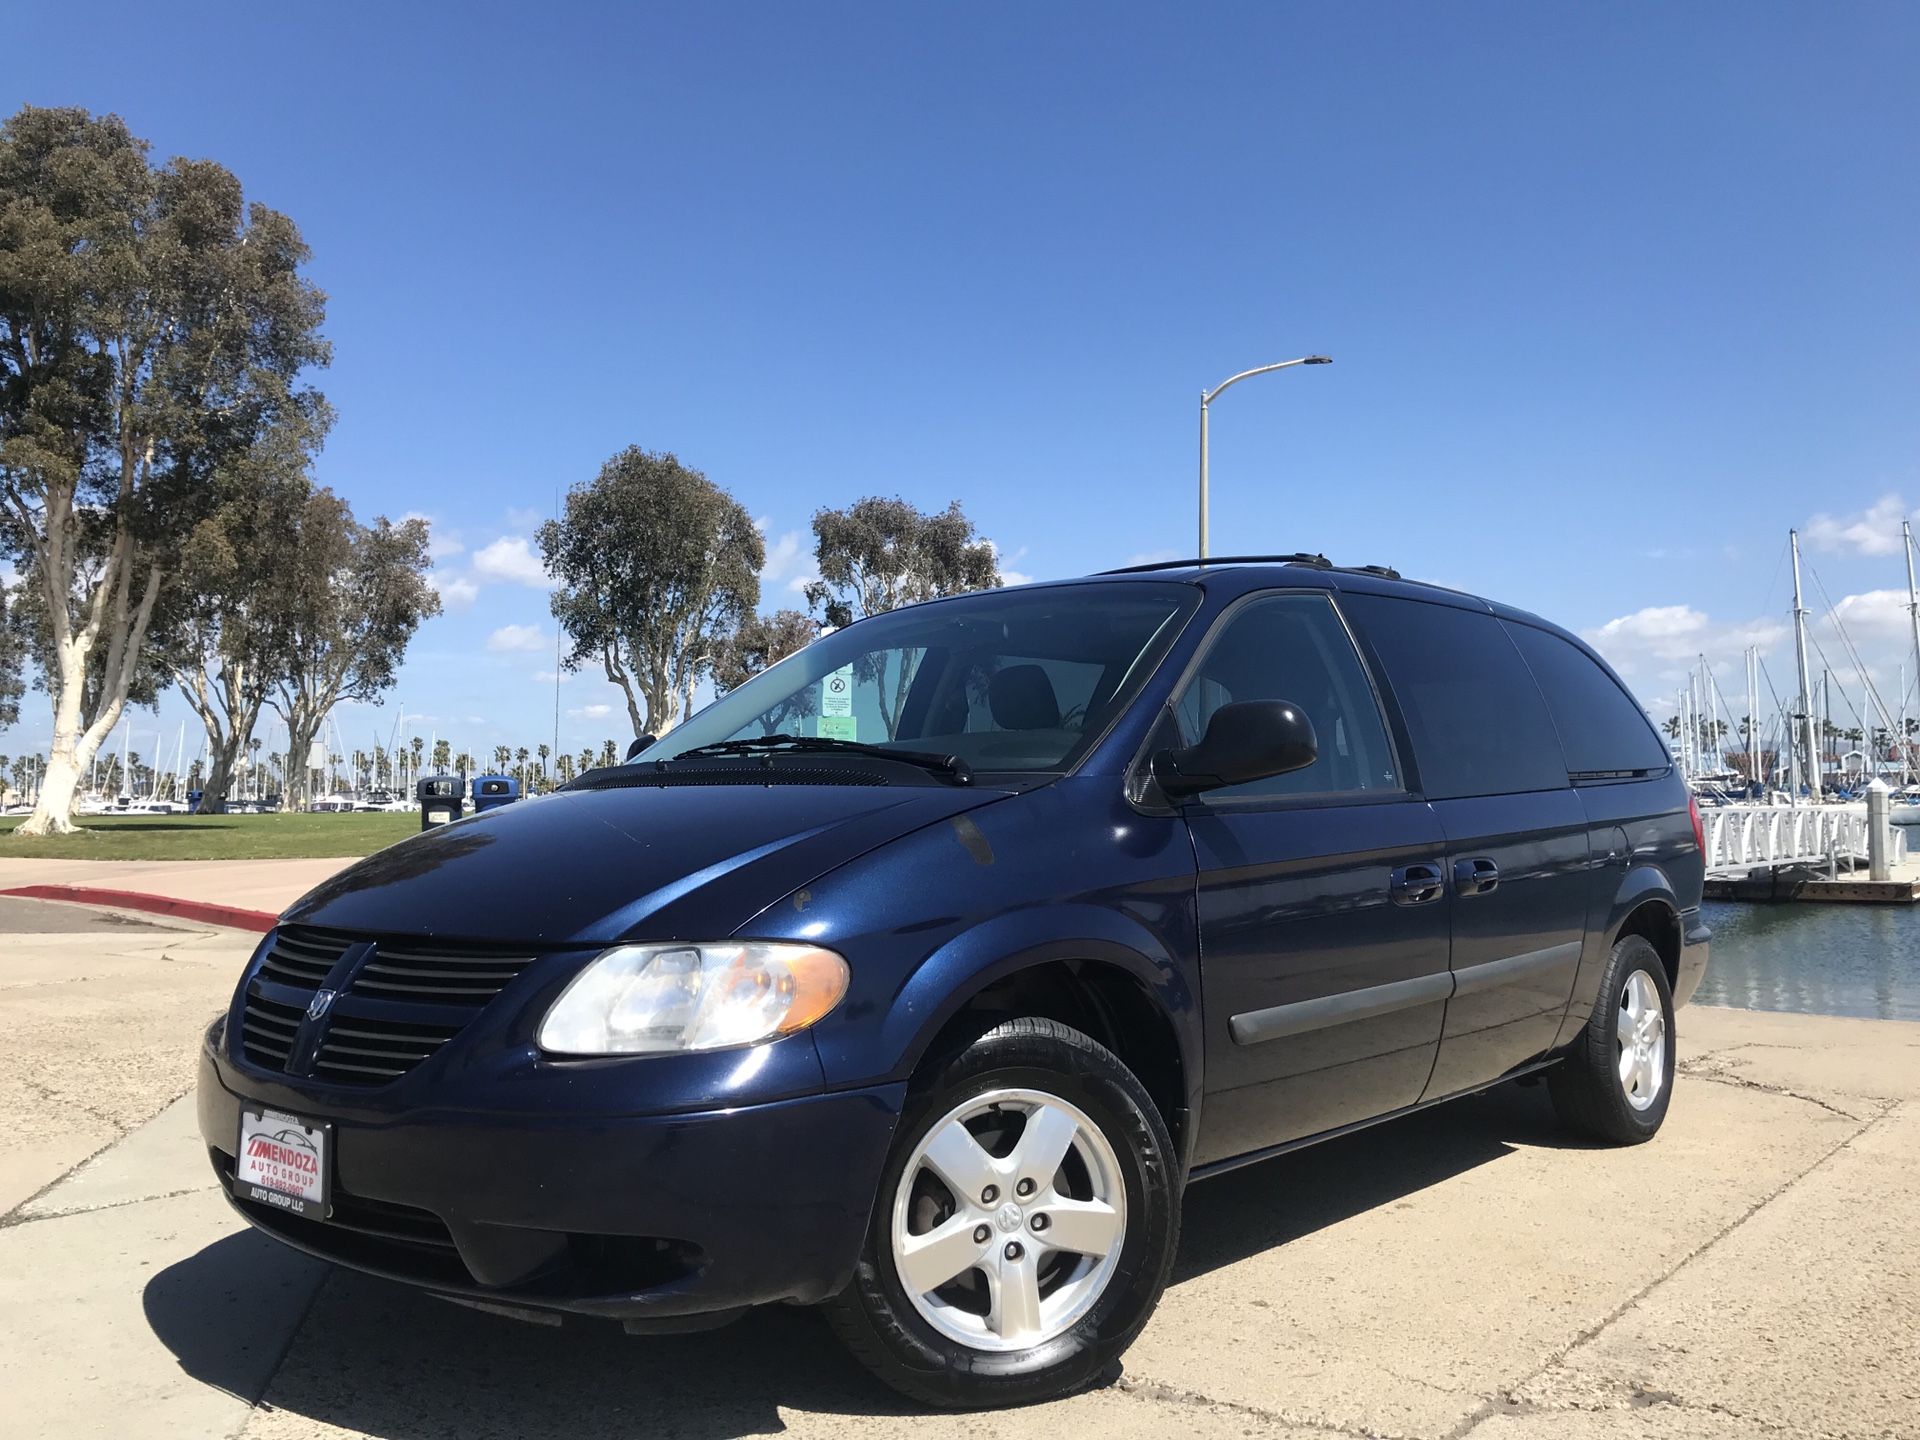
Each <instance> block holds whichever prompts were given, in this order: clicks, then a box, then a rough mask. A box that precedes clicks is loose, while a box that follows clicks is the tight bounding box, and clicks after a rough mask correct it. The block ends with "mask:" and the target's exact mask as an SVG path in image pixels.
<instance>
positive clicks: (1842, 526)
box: [1807, 495, 1907, 555]
mask: <svg viewBox="0 0 1920 1440" xmlns="http://www.w3.org/2000/svg"><path fill="white" fill-rule="evenodd" d="M1906 514H1907V504H1906V501H1904V500H1902V499H1901V498H1900V497H1899V496H1898V495H1882V496H1881V497H1880V498H1879V499H1878V500H1876V501H1874V502H1873V504H1871V505H1869V506H1868V507H1867V508H1866V509H1865V510H1862V511H1859V512H1858V513H1856V514H1852V515H1826V514H1821V515H1816V516H1814V517H1813V518H1812V519H1811V520H1809V521H1808V522H1807V541H1808V543H1809V544H1811V545H1812V546H1813V547H1814V548H1815V549H1817V550H1837V551H1840V552H1842V553H1844V554H1851V555H1898V554H1899V553H1900V522H1901V521H1902V520H1903V519H1905V518H1906Z"/></svg>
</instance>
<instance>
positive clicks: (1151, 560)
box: [1120, 545, 1183, 565]
mask: <svg viewBox="0 0 1920 1440" xmlns="http://www.w3.org/2000/svg"><path fill="white" fill-rule="evenodd" d="M1181 558H1183V557H1182V555H1181V553H1180V552H1179V551H1178V550H1176V549H1174V548H1173V547H1172V546H1171V545H1167V546H1163V547H1162V548H1160V549H1158V550H1142V551H1141V552H1140V553H1139V554H1138V555H1129V556H1128V557H1127V558H1126V559H1125V560H1123V561H1121V562H1120V563H1121V564H1122V565H1164V564H1166V562H1167V561H1169V560H1179V559H1181Z"/></svg>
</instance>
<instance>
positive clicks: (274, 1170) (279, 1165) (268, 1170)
mask: <svg viewBox="0 0 1920 1440" xmlns="http://www.w3.org/2000/svg"><path fill="white" fill-rule="evenodd" d="M247 1159H248V1160H249V1161H250V1162H252V1163H251V1166H250V1172H251V1174H250V1178H252V1179H253V1180H254V1182H255V1183H256V1184H260V1185H270V1186H272V1187H273V1188H274V1189H276V1190H291V1191H293V1192H294V1193H295V1194H296V1195H304V1194H305V1193H306V1192H307V1191H309V1190H311V1189H312V1188H313V1185H314V1182H315V1181H316V1180H318V1179H319V1178H320V1152H319V1151H317V1150H315V1149H314V1148H313V1142H312V1141H311V1140H309V1139H307V1137H306V1136H305V1135H302V1134H301V1133H300V1132H299V1131H298V1130H282V1131H280V1132H279V1133H278V1134H276V1135H255V1136H252V1137H251V1138H249V1139H248V1141H247Z"/></svg>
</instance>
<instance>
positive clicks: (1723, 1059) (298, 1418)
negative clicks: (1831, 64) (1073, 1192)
mask: <svg viewBox="0 0 1920 1440" xmlns="http://www.w3.org/2000/svg"><path fill="white" fill-rule="evenodd" d="M87 913H88V912H85V911H76V910H74V909H72V908H71V907H57V906H50V905H37V906H26V905H25V904H24V902H12V904H9V903H8V902H3V901H0V931H7V930H11V931H12V932H13V933H10V934H0V1027H4V1029H3V1032H0V1033H5V1034H7V1035H8V1037H9V1040H10V1042H11V1043H10V1045H9V1047H7V1048H6V1049H5V1050H4V1051H0V1056H3V1057H4V1058H0V1066H4V1067H5V1068H0V1122H4V1123H3V1124H0V1135H4V1136H6V1137H12V1136H16V1135H19V1136H24V1137H27V1138H28V1140H31V1141H33V1143H36V1144H38V1145H39V1146H40V1149H38V1150H37V1151H32V1152H31V1153H30V1154H28V1152H27V1151H25V1150H23V1149H22V1148H21V1147H19V1146H16V1147H15V1148H14V1149H13V1150H8V1149H6V1148H5V1144H6V1143H11V1141H10V1140H8V1141H6V1142H4V1143H0V1157H10V1158H8V1159H7V1163H8V1164H9V1165H10V1166H11V1167H12V1168H11V1169H10V1170H7V1171H0V1175H7V1176H9V1177H10V1182H11V1185H12V1189H11V1190H9V1191H8V1192H7V1194H6V1197H5V1198H0V1211H5V1212H6V1213H5V1214H4V1216H3V1217H0V1334H4V1335H5V1336H6V1337H7V1343H6V1345H5V1346H4V1347H0V1394H6V1395H7V1396H9V1397H10V1399H9V1402H8V1403H7V1404H6V1405H5V1406H3V1407H0V1433H3V1434H5V1435H8V1436H13V1435H21V1436H28V1435H49V1436H53V1435H58V1436H70V1435H84V1434H93V1433H99V1434H103V1435H104V1434H113V1435H116V1436H124V1435H128V1434H137V1435H149V1434H152V1435H195V1436H198V1435H209V1436H212V1435H221V1436H230V1435H240V1436H245V1437H272V1440H292V1437H302V1440H304V1437H320V1436H339V1435H351V1434H367V1435H377V1436H384V1437H394V1440H428V1437H442V1436H445V1437H453V1436H456V1435H457V1436H501V1437H507V1436H512V1437H549V1436H551V1437H559V1436H563V1435H575V1434H581V1433H596V1434H598V1433H633V1434H644V1435H647V1436H650V1437H651V1436H661V1437H668V1436H689V1437H716V1440H717V1437H723V1436H740V1435H754V1434H770V1433H775V1432H780V1431H788V1432H792V1433H794V1434H796V1435H800V1436H806V1435H821V1436H828V1435H831V1436H832V1437H834V1440H847V1437H849V1436H860V1437H866V1436H873V1437H881V1436H888V1435H893V1434H906V1433H908V1432H912V1433H914V1434H916V1435H922V1436H937V1437H945V1436H955V1437H958V1436H973V1435H987V1434H991V1435H993V1436H995V1437H1008V1440H1019V1437H1022V1436H1027V1435H1032V1436H1035V1437H1039V1436H1046V1437H1049V1440H1057V1437H1059V1436H1061V1435H1079V1434H1089V1435H1091V1434H1111V1435H1116V1436H1135V1435H1138V1436H1148V1435H1166V1434H1193V1435H1201V1436H1221V1437H1225V1436H1229V1435H1231V1436H1258V1437H1300V1440H1304V1437H1307V1436H1318V1437H1321V1440H1326V1437H1328V1436H1330V1435H1355V1436H1359V1435H1385V1436H1407V1437H1436V1440H1438V1437H1458V1436H1469V1435H1470V1436H1472V1437H1474V1440H1536V1437H1547V1436H1552V1437H1561V1436H1566V1437H1573V1440H1582V1437H1609V1440H1612V1437H1646V1440H1665V1437H1673V1440H1681V1437H1689V1440H1690V1437H1702V1436H1733V1437H1743V1440H1745V1437H1752V1440H1758V1437H1760V1436H1778V1435H1780V1434H1782V1433H1783V1432H1784V1433H1788V1434H1792V1435H1796V1436H1798V1435H1810V1436H1816V1435H1817V1436H1847V1437H1868V1436H1872V1437H1886V1436H1897V1435H1915V1434H1920V1223H1917V1222H1920V1026H1912V1025H1900V1024H1891V1023H1884V1022H1875V1021H1855V1020H1835V1019H1825V1018H1817V1017H1804V1016H1784V1015H1766V1014H1757V1013H1751V1012H1741V1011H1728V1010H1709V1009H1703V1008H1699V1007H1695V1008H1692V1009H1689V1010H1687V1011H1684V1012H1683V1013H1682V1015H1681V1017H1680V1027H1679V1029H1680V1044H1681V1056H1682V1069H1683V1072H1684V1073H1683V1074H1682V1076H1681V1078H1680V1081H1679V1085H1678V1090H1677V1093H1676V1096H1675V1102H1674V1107H1673V1111H1672V1114H1671V1116H1670V1118H1669V1121H1668V1125H1667V1128H1666V1130H1665V1131H1664V1132H1663V1133H1662V1135H1661V1136H1660V1137H1659V1138H1658V1139H1657V1140H1656V1141H1654V1142H1653V1143H1652V1144H1650V1145H1646V1146H1642V1147H1639V1148H1636V1149H1632V1150H1599V1149H1590V1148H1585V1147H1583V1146H1580V1145H1578V1144H1575V1143H1572V1142H1570V1141H1569V1140H1568V1139H1567V1138H1566V1137H1564V1136H1563V1135H1562V1134H1560V1132H1559V1131H1558V1130H1557V1129H1556V1127H1555V1126H1554V1123H1553V1120H1552V1116H1551V1113H1550V1111H1549V1110H1548V1108H1547V1105H1546V1101H1545V1097H1544V1094H1543V1092H1542V1091H1541V1090H1540V1089H1538V1088H1534V1089H1519V1088H1517V1087H1505V1088H1503V1089H1501V1090H1499V1091H1496V1092H1493V1093H1491V1094H1489V1095H1486V1096H1483V1097H1479V1098H1477V1099H1474V1100H1470V1101H1466V1102H1462V1103H1460V1104H1457V1105H1454V1106H1450V1107H1446V1108H1444V1109H1442V1110H1439V1111H1435V1112H1430V1113H1429V1114H1427V1115H1425V1116H1418V1117H1413V1118H1412V1119H1409V1120H1404V1121H1399V1122H1395V1123H1393V1124H1391V1125H1386V1126H1381V1127H1378V1128H1376V1129H1375V1130H1372V1131H1369V1132H1366V1133H1363V1134H1360V1135H1356V1136H1352V1137H1348V1138H1346V1139H1343V1140H1339V1141H1335V1142H1332V1143H1329V1144H1327V1145H1324V1146H1320V1147H1317V1148H1316V1149H1313V1150H1310V1151H1306V1152H1303V1153H1301V1154H1299V1155H1296V1156H1292V1157H1288V1158H1285V1159H1281V1160H1276V1161H1272V1162H1268V1163H1266V1164H1263V1165H1259V1166H1255V1167H1251V1168H1249V1169H1247V1170H1243V1171H1239V1172H1236V1173H1234V1174H1232V1175H1228V1176H1224V1177H1222V1178H1220V1179H1217V1180H1213V1181H1209V1182H1207V1183H1205V1184H1202V1185H1197V1186H1195V1187H1194V1188H1193V1189H1192V1190H1191V1192H1190V1193H1189V1196H1188V1201H1187V1210H1186V1229H1185V1240H1184V1242H1183V1246H1182V1251H1181V1257H1180V1261H1179V1268H1178V1273H1177V1276H1176V1280H1175V1284H1174V1285H1173V1287H1172V1289H1171V1290H1170V1291H1169V1292H1168V1295H1167V1298H1166V1299H1165V1301H1164V1302H1163V1303H1162V1305H1161V1308H1160V1310H1159V1311H1158V1313H1157V1314H1156V1315H1155V1317H1154V1319H1153V1321H1152V1323H1151V1324H1150V1325H1149V1327H1148V1329H1147V1331H1146V1333H1145V1334H1144V1335H1143V1337H1142V1338H1141V1340H1140V1341H1139V1343H1138V1344H1136V1345H1135V1347H1134V1348H1133V1350H1132V1351H1131V1352H1130V1353H1129V1354H1128V1356H1127V1357H1126V1360H1125V1362H1124V1365H1123V1366H1122V1367H1121V1369H1120V1372H1119V1373H1118V1374H1117V1375H1116V1376H1114V1377H1113V1378H1112V1381H1111V1383H1110V1384H1108V1385H1107V1386H1105V1387H1104V1388H1102V1389H1100V1390H1098V1391H1096V1392H1093V1393H1091V1394H1087V1395H1082V1396H1078V1397H1075V1398H1073V1399H1070V1400H1067V1401H1063V1402H1060V1403H1058V1404H1055V1405H1048V1406H1040V1407H1035V1408H1033V1409H1030V1410H1024V1411H1020V1412H1016V1413H1014V1414H1010V1415H1000V1416H977V1415H968V1416H931V1417H929V1416H927V1415H924V1414H922V1413H919V1412H916V1411H914V1410H912V1409H911V1407H908V1406H906V1405H904V1404H902V1403H899V1402H896V1401H895V1400H894V1399H893V1398H892V1396H891V1395H890V1394H889V1393H888V1392H886V1391H883V1390H881V1389H880V1388H879V1387H878V1386H877V1385H876V1384H874V1383H873V1382H871V1381H870V1380H868V1379H867V1377H866V1376H865V1374H864V1373H863V1372H862V1371H860V1370H859V1369H858V1368H857V1367H855V1366H854V1365H853V1364H852V1363H851V1362H850V1361H848V1360H846V1359H845V1358H843V1357H842V1355H841V1354H840V1352H839V1351H838V1350H837V1348H836V1347H835V1346H834V1344H833V1342H832V1341H831V1340H830V1338H829V1337H828V1336H827V1335H826V1333H825V1329H824V1327H823V1326H822V1325H821V1324H820V1323H819V1322H818V1320H817V1317H814V1316H812V1315H810V1314H808V1313H806V1312H803V1311H791V1310H782V1311H774V1312H769V1313H766V1314H760V1315H755V1316H752V1317H750V1318H749V1319H747V1320H745V1321H743V1322H741V1323H740V1324H738V1325H736V1326H733V1327H731V1328H729V1329H726V1330H722V1331H718V1332H714V1333H712V1334H708V1335H700V1336H688V1337H680V1338H672V1339H650V1340H635V1339H629V1338H627V1337H625V1336H623V1335H620V1334H619V1333H617V1332H613V1331H605V1330H599V1329H573V1328H568V1329H564V1330H561V1329H547V1328H543V1327H537V1326H528V1325H523V1324H519V1323H517V1322H514V1321H509V1320H504V1319H499V1318H496V1317H493V1316H488V1315H483V1314H478V1313H475V1312H471V1311H467V1310H462V1309H459V1308H456V1307H454V1306H450V1305H446V1304H444V1303H442V1302H439V1301H435V1300H432V1299H430V1298H427V1297H423V1296H420V1295H417V1294H414V1293H412V1292H409V1291H407V1290H404V1289H402V1288H400V1287H396V1286H391V1285H387V1284H384V1283H382V1282H379V1281H374V1280H369V1279H365V1278H362V1277H359V1276H355V1275H352V1274H349V1273H346V1272H337V1271H330V1270H328V1269H327V1268H326V1267H324V1266H320V1265H318V1264H316V1263H313V1262H309V1261H306V1260H304V1259H302V1258H300V1257H298V1256H295V1255H293V1254H292V1253H291V1252H287V1251H285V1250H283V1249H282V1248H281V1247H279V1246H277V1245H274V1244H273V1243H272V1242H270V1241H267V1240H265V1239H263V1238H262V1237H260V1236H258V1235H255V1234H253V1233H251V1232H249V1231H247V1230H245V1228H244V1227H242V1226H241V1225H240V1224H239V1222H238V1221H237V1220H235V1219H234V1218H233V1216H232V1214H231V1212H230V1211H229V1210H228V1209H227V1208H226V1206H225V1205H224V1203H223V1201H222V1200H221V1198H220V1196H219V1195H218V1193H217V1192H216V1191H215V1189H214V1188H213V1185H212V1179H211V1174H210V1172H209V1170H208V1167H207V1165H206V1160H205V1155H204V1152H203V1151H202V1150H201V1149H200V1146H199V1142H198V1139H197V1137H196V1136H195V1135H194V1133H193V1117H192V1109H191V1103H190V1101H189V1100H185V1099H182V1098H181V1096H182V1093H183V1091H184V1088H185V1085H186V1083H187V1079H188V1073H189V1071H188V1066H189V1061H190V1056H191V1050H192V1046H193V1044H194V1042H195V1039H196V1036H197V1031H198V1027H199V1024H200V1022H201V1021H202V1020H203V1019H204V1018H205V1016H206V1015H207V1014H208V1013H209V1012H210V1011H211V1010H212V1009H214V1008H215V1007H216V1006H217V1005H218V1004H220V1003H221V1002H222V1001H223V1000H224V998H225V994H226V991H227V988H228V987H229V986H230V985H231V983H232V978H233V975H234V973H235V972H236V971H237V969H238V967H239V965H240V963H241V962H242V960H243V959H244V956H245V953H246V950H247V948H248V946H249V944H250V940H249V939H248V938H247V937H231V936H220V935H210V934H209V933H208V932H205V931H195V930H191V929H186V928H171V929H162V928H159V927H155V926H147V925H135V924H128V923H127V922H125V921H118V922H115V921H99V922H95V921H93V920H91V919H90V920H89V921H88V923H87V924H86V925H85V926H84V927H80V928H76V927H79V925H80V922H79V921H77V920H75V919H74V918H73V917H75V916H86V915H87ZM56 916H57V917H62V918H55V917H56ZM74 971H78V972H80V978H76V977H75V976H74V975H73V974H72V973H69V972H74ZM70 1016H71V1018H69V1017H70ZM36 1137H37V1138H36ZM23 1143H24V1142H23ZM62 1144H64V1145H65V1146H66V1148H65V1149H60V1148H59V1146H60V1145H62ZM103 1147H104V1148H103ZM95 1152H98V1153H95ZM22 1154H27V1159H26V1160H24V1161H23V1160H22V1159H21V1158H20V1157H21V1155H22ZM86 1155H91V1156H92V1158H91V1159H87V1160H86V1162H85V1163H84V1164H77V1165H76V1162H77V1161H79V1160H81V1159H82V1158H84V1157H85V1156H86ZM37 1177H45V1178H41V1179H39V1180H38V1183H33V1181H34V1180H35V1179H36V1178H37ZM56 1177H57V1178H56ZM49 1182H52V1183H49ZM23 1186H28V1187H30V1188H27V1189H26V1190H25V1192H24V1193H22V1187H23ZM9 1206H11V1207H13V1208H11V1209H8V1208H7V1207H9Z"/></svg>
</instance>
